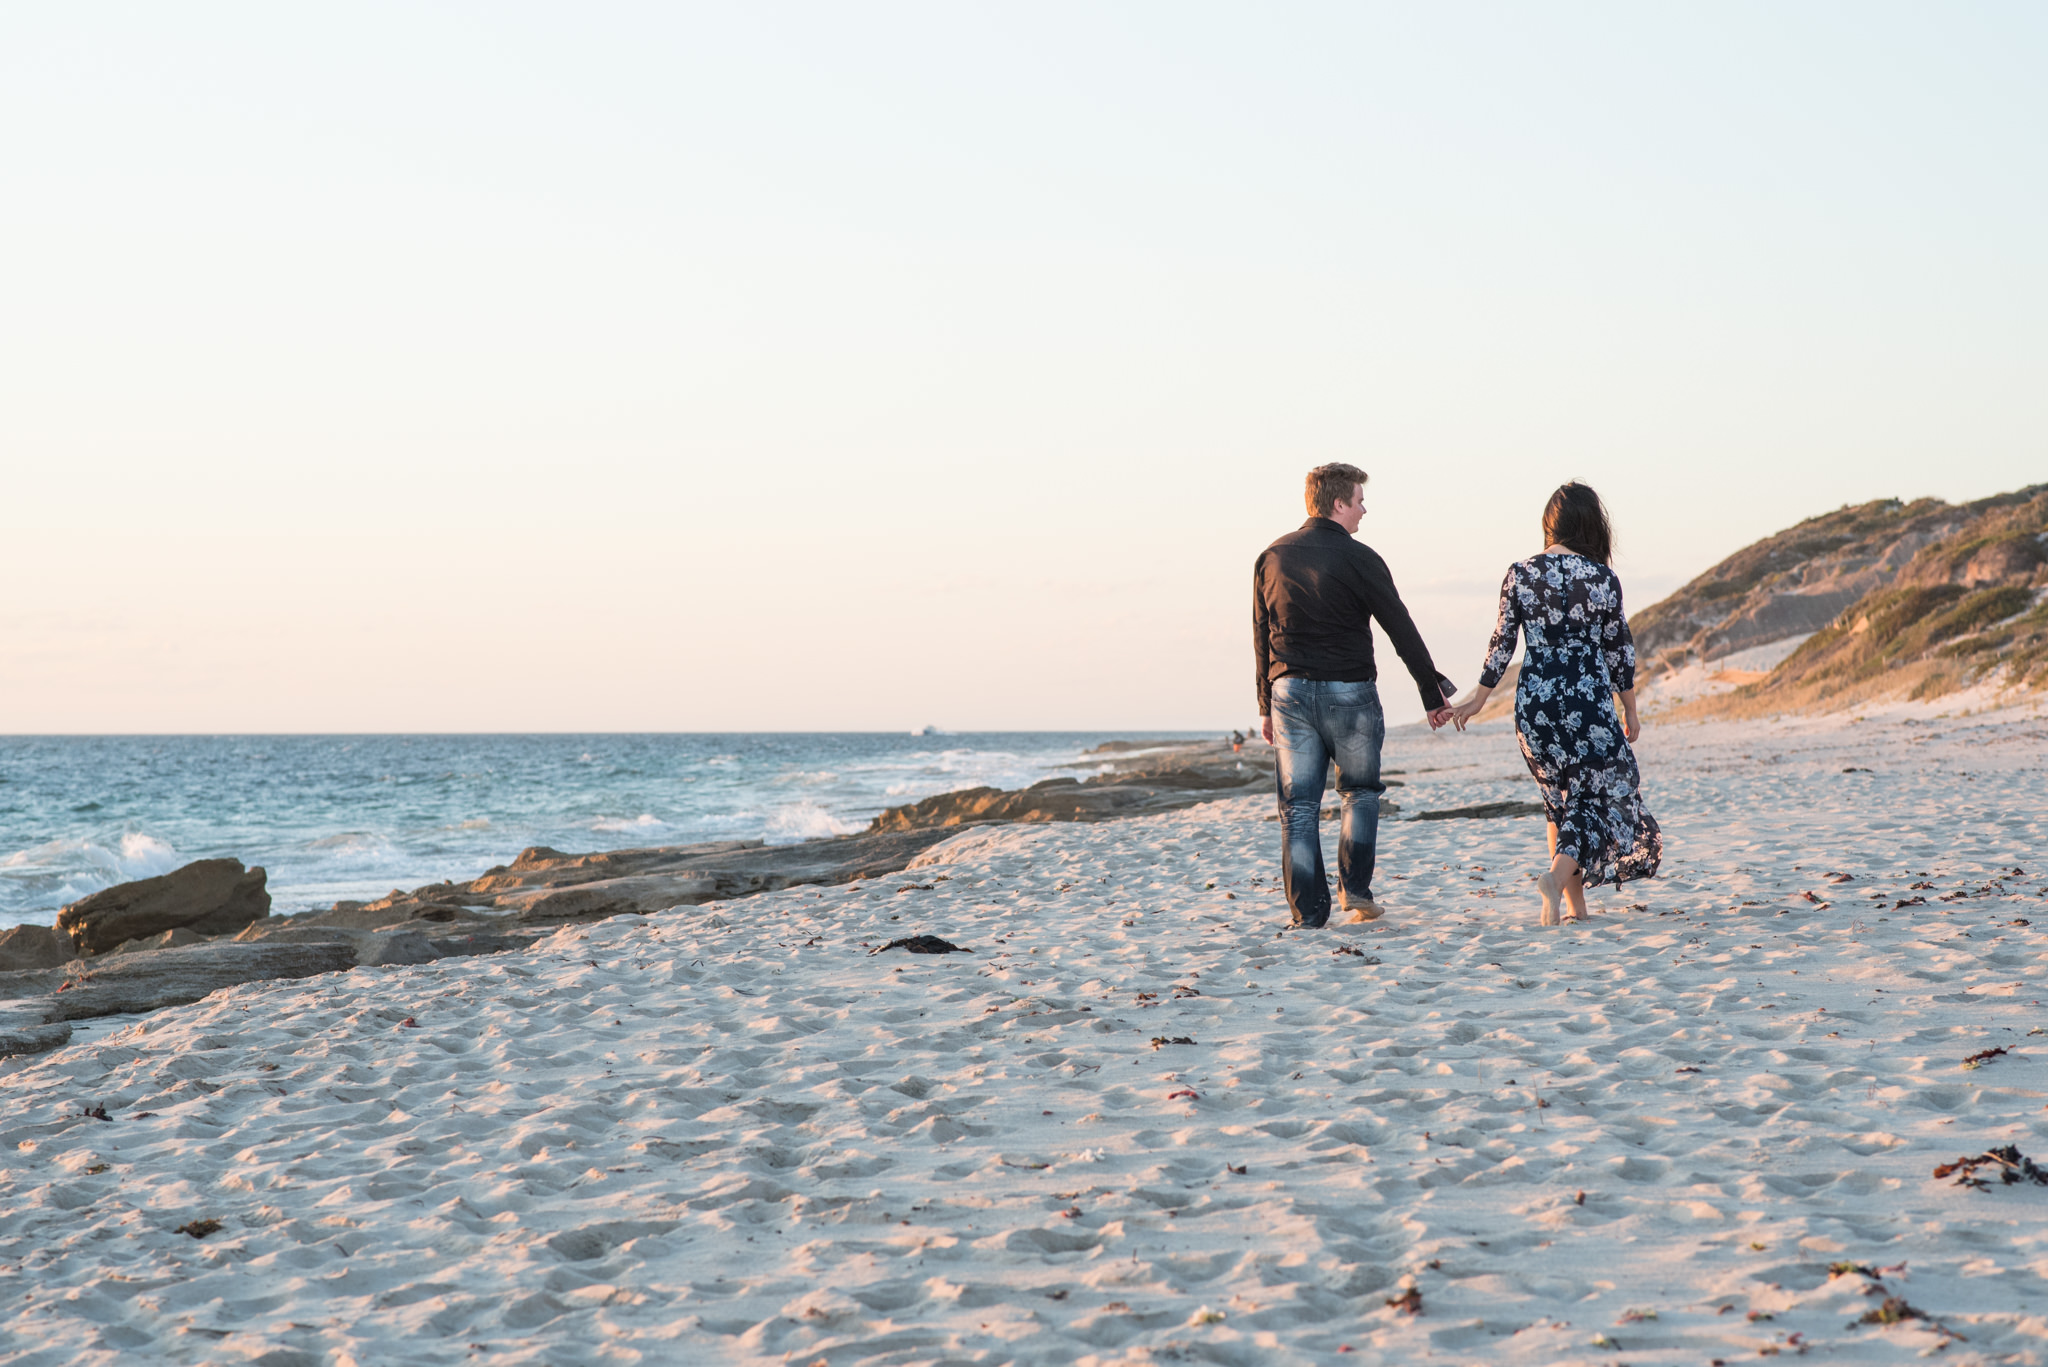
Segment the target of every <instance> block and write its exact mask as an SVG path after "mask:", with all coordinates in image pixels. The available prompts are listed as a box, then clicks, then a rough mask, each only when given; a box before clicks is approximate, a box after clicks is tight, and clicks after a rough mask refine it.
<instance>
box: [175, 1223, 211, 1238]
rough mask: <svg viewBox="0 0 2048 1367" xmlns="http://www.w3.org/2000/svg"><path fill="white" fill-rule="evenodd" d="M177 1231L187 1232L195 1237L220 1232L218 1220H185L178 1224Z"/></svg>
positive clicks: (203, 1236)
mask: <svg viewBox="0 0 2048 1367" xmlns="http://www.w3.org/2000/svg"><path fill="white" fill-rule="evenodd" d="M177 1232H178V1233H180V1234H189V1235H191V1236H192V1237H193V1238H195V1239H204V1238H205V1237H206V1236H207V1235H209V1234H218V1233H220V1221H218V1220H187V1221H186V1222H185V1223H184V1224H182V1225H179V1226H178V1230H177Z"/></svg>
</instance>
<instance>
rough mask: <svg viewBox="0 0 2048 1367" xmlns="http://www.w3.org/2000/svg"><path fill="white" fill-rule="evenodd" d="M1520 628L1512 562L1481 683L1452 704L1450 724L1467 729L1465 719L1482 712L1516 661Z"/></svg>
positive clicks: (1503, 580)
mask: <svg viewBox="0 0 2048 1367" xmlns="http://www.w3.org/2000/svg"><path fill="white" fill-rule="evenodd" d="M1520 632H1521V623H1520V621H1519V620H1518V619H1517V618H1516V616H1515V568H1514V566H1512V565H1510V566H1508V572H1507V575H1506V577H1505V578H1503V579H1502V580H1501V581H1500V616H1499V617H1498V618H1496V619H1495V621H1494V624H1493V639H1492V640H1490V641H1488V642H1487V643H1486V661H1485V663H1484V664H1482V665H1480V667H1479V687H1477V688H1475V689H1473V690H1472V695H1471V696H1470V697H1468V698H1466V699H1465V701H1463V702H1461V703H1458V704H1456V705H1454V706H1453V707H1452V708H1451V724H1452V725H1453V726H1455V727H1457V728H1458V729H1459V730H1460V731H1462V730H1464V729H1465V723H1466V722H1468V721H1470V720H1472V718H1474V717H1476V716H1478V715H1479V709H1480V708H1482V707H1484V706H1486V700H1487V699H1488V698H1490V697H1492V696H1493V690H1494V689H1495V688H1496V687H1497V686H1498V685H1499V684H1500V680H1501V676H1502V675H1503V674H1506V673H1507V672H1508V666H1509V665H1511V664H1513V663H1514V662H1515V639H1516V637H1517V636H1518V635H1519V634H1520Z"/></svg>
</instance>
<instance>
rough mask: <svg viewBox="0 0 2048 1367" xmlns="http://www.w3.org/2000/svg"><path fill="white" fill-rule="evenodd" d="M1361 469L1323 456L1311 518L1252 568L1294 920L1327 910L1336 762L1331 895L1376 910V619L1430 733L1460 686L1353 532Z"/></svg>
mask: <svg viewBox="0 0 2048 1367" xmlns="http://www.w3.org/2000/svg"><path fill="white" fill-rule="evenodd" d="M1365 481H1366V473H1365V471H1363V470H1361V469H1359V468H1358V467H1357V466H1355V465H1319V466H1317V467H1316V468H1315V469H1313V470H1311V471H1309V472H1308V487H1307V490H1306V501H1307V503H1308V513H1309V518H1308V521H1306V522H1304V523H1302V524H1301V526H1300V527H1299V528H1298V529H1296V530H1294V531H1291V532H1289V533H1288V534H1287V535H1285V536H1283V537H1281V538H1280V539H1279V540H1278V541H1275V542H1274V543H1273V544H1272V545H1270V546H1268V547H1266V549H1265V550H1264V551H1262V552H1260V554H1259V558H1258V560H1257V561H1256V562H1255V563H1254V564H1253V566H1252V652H1253V656H1254V659H1255V661H1256V663H1257V666H1258V669H1257V679H1258V689H1259V727H1260V730H1261V731H1262V732H1263V734H1264V735H1265V738H1266V743H1267V744H1269V745H1271V746H1273V747H1274V748H1275V750H1276V752H1277V753H1276V759H1275V764H1274V769H1275V772H1276V774H1277V777H1278V780H1279V789H1280V867H1281V874H1282V878H1283V880H1284V882H1285V885H1286V888H1287V905H1288V908H1289V910H1290V911H1291V913H1292V915H1293V923H1294V924H1295V925H1297V926H1300V927H1303V928H1304V929H1310V930H1313V929H1315V928H1317V927H1319V926H1323V925H1325V924H1327V923H1328V922H1329V919H1330V888H1329V884H1328V882H1327V881H1325V875H1324V872H1323V841H1322V831H1321V829H1320V825H1319V823H1320V821H1321V819H1322V814H1323V812H1322V809H1323V785H1324V784H1325V782H1327V781H1328V777H1329V770H1330V763H1331V761H1332V760H1334V761H1336V765H1337V792H1338V794H1339V795H1340V796H1341V797H1342V798H1343V803H1344V822H1343V826H1342V828H1341V833H1340V834H1339V836H1338V838H1337V896H1338V901H1339V905H1340V906H1341V907H1342V908H1343V910H1344V911H1345V912H1347V913H1348V914H1349V915H1348V919H1349V921H1351V922H1359V921H1371V920H1375V919H1377V918H1378V916H1379V914H1380V908H1379V905H1378V904H1377V903H1376V902H1374V901H1373V896H1372V870H1373V854H1374V847H1375V845H1376V844H1377V843H1378V839H1379V825H1380V802H1379V798H1380V794H1381V793H1383V792H1385V791H1386V785H1385V784H1384V783H1382V782H1381V781H1380V745H1381V743H1382V742H1383V741H1384V740H1385V739H1386V734H1387V722H1386V714H1385V713H1383V712H1382V711H1381V710H1380V695H1379V689H1378V686H1377V683H1376V680H1377V679H1378V678H1379V671H1378V670H1377V669H1376V668H1375V667H1374V664H1373V654H1372V623H1373V622H1375V621H1377V622H1378V623H1379V624H1380V629H1381V630H1382V631H1384V632H1386V633H1387V638H1388V639H1389V640H1390V641H1392V642H1393V644H1394V652H1395V653H1396V654H1397V655H1399V656H1400V657H1401V663H1402V664H1404V665H1406V666H1407V667H1408V673H1409V676H1410V677H1411V678H1413V679H1414V680H1415V684H1416V687H1417V688H1419V689H1420V690H1421V693H1422V707H1423V711H1424V712H1425V713H1427V714H1428V716H1429V725H1430V729H1431V730H1435V729H1436V728H1437V727H1440V726H1442V725H1443V724H1444V723H1445V722H1446V721H1448V720H1450V716H1451V712H1450V708H1449V706H1448V704H1449V702H1450V698H1451V694H1452V693H1453V692H1455V691H1456V690H1455V689H1454V688H1453V687H1452V685H1451V681H1450V680H1449V679H1446V678H1445V677H1444V676H1443V675H1441V674H1439V673H1437V671H1436V665H1435V664H1434V663H1432V662H1431V660H1430V658H1429V648H1428V647H1426V646H1425V645H1423V644H1422V636H1421V635H1420V633H1418V632H1417V631H1416V630H1415V623H1414V622H1413V621H1412V620H1411V619H1410V618H1409V616H1408V609H1407V608H1406V607H1405V606H1404V605H1403V604H1402V602H1401V595H1400V594H1399V593H1398V592H1396V591H1395V589H1394V577H1393V575H1392V574H1390V573H1389V572H1388V570H1387V562H1386V561H1384V560H1382V559H1380V557H1379V556H1378V555H1376V554H1375V553H1374V552H1373V550H1372V548H1371V547H1369V546H1366V545H1364V544H1362V543H1360V542H1358V541H1356V540H1354V539H1353V537H1354V536H1355V535H1356V533H1357V531H1358V524H1359V521H1360V519H1362V518H1363V517H1364V516H1365Z"/></svg>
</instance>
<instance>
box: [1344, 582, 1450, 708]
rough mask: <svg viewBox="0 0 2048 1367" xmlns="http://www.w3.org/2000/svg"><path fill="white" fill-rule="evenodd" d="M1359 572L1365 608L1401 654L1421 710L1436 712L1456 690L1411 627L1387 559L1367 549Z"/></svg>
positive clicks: (1395, 650)
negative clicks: (1419, 699)
mask: <svg viewBox="0 0 2048 1367" xmlns="http://www.w3.org/2000/svg"><path fill="white" fill-rule="evenodd" d="M1363 571H1364V577H1365V602H1366V607H1367V609H1368V610H1369V611H1370V612H1371V613H1372V616H1373V620H1375V621H1377V622H1378V623H1379V624H1380V629H1381V630H1382V631H1384V632H1386V633H1387V639H1388V640H1389V641H1392V642H1393V643H1394V653H1395V654H1396V655H1399V656H1400V657H1401V663H1402V664H1404V665H1406V666H1407V667H1408V676H1409V677H1410V678H1412V679H1414V680H1415V688H1416V691H1417V692H1418V693H1420V694H1421V695H1422V710H1423V711H1425V712H1434V711H1436V710H1437V709H1439V708H1441V707H1442V706H1443V705H1444V704H1445V703H1447V702H1449V701H1450V695H1451V694H1452V693H1453V692H1455V691H1456V690H1455V689H1453V688H1452V687H1451V682H1450V680H1449V679H1446V678H1445V677H1444V676H1443V675H1441V674H1439V673H1437V669H1436V664H1435V662H1434V661H1432V660H1431V659H1430V658H1429V647H1428V646H1426V645H1424V644H1423V643H1422V633H1421V632H1419V631H1417V630H1416V629H1415V619H1414V618H1412V617H1410V616H1409V615H1408V605H1407V604H1405V603H1403V602H1402V601H1401V594H1400V591H1399V590H1398V589H1396V588H1395V587H1394V575H1393V572H1392V571H1391V570H1389V569H1388V568H1387V562H1386V561H1384V560H1382V559H1380V558H1379V556H1377V555H1375V554H1373V553H1372V552H1370V551H1368V552H1366V556H1365V560H1364V563H1363Z"/></svg>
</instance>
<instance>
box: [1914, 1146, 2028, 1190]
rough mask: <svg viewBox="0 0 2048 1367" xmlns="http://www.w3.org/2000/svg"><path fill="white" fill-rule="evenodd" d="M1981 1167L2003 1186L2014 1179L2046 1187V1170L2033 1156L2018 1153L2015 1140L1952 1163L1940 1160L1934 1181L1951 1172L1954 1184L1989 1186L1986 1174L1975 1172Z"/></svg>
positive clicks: (1978, 1187) (1977, 1186) (1985, 1188)
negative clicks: (2038, 1164)
mask: <svg viewBox="0 0 2048 1367" xmlns="http://www.w3.org/2000/svg"><path fill="white" fill-rule="evenodd" d="M1980 1168H1985V1169H1989V1170H1990V1171H1991V1172H1992V1173H1993V1174H1995V1175H1996V1176H1997V1177H1998V1179H1999V1180H2000V1182H2002V1183H2003V1184H2004V1185H2006V1186H2011V1185H2013V1184H2014V1183H2015V1182H2033V1183H2035V1184H2036V1185H2038V1186H2044V1187H2048V1170H2044V1169H2042V1168H2040V1167H2039V1166H2037V1165H2036V1164H2035V1162H2034V1160H2033V1159H2031V1158H2029V1157H2027V1156H2026V1155H2025V1154H2023V1153H2021V1152H2020V1150H2019V1145H2017V1144H2006V1145H2004V1146H2002V1147H2000V1148H1995V1149H1986V1150H1985V1151H1984V1152H1982V1153H1980V1154H1978V1155H1976V1156H1975V1157H1965V1158H1958V1159H1957V1160H1956V1161H1955V1162H1953V1163H1943V1164H1941V1165H1940V1166H1939V1167H1937V1168H1935V1170H1934V1177H1935V1180H1936V1181H1940V1180H1941V1179H1942V1178H1944V1177H1947V1176H1949V1175H1951V1174H1953V1175H1954V1176H1955V1179H1956V1180H1955V1185H1956V1186H1959V1187H1975V1188H1976V1189H1977V1190H1978V1191H1984V1190H1987V1189H1989V1187H1990V1186H1991V1182H1990V1180H1989V1179H1988V1178H1984V1177H1979V1176H1978V1175H1977V1171H1978V1169H1980Z"/></svg>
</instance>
